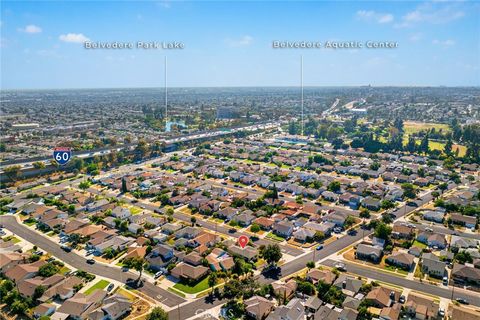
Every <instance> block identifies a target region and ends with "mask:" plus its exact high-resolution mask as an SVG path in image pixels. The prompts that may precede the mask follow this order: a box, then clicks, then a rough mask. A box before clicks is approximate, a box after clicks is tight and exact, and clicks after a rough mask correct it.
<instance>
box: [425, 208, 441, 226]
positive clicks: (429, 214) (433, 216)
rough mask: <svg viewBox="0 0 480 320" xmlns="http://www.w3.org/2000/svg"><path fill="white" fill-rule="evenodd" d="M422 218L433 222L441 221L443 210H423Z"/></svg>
mask: <svg viewBox="0 0 480 320" xmlns="http://www.w3.org/2000/svg"><path fill="white" fill-rule="evenodd" d="M422 214H423V219H424V220H428V221H433V222H438V223H442V222H443V218H444V216H445V212H443V211H438V210H435V211H434V210H425V211H423V212H422Z"/></svg>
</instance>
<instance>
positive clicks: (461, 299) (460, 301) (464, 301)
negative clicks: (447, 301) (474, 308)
mask: <svg viewBox="0 0 480 320" xmlns="http://www.w3.org/2000/svg"><path fill="white" fill-rule="evenodd" d="M455 301H457V302H458V303H461V304H469V302H468V300H467V299H463V298H457V299H455Z"/></svg>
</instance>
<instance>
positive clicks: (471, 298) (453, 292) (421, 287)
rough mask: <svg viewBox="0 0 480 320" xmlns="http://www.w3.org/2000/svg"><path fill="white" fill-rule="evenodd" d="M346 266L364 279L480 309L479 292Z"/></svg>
mask: <svg viewBox="0 0 480 320" xmlns="http://www.w3.org/2000/svg"><path fill="white" fill-rule="evenodd" d="M335 263H337V262H336V261H334V260H327V261H324V262H323V263H322V264H323V265H325V266H328V267H334V265H335ZM343 263H344V264H345V266H346V269H347V272H351V273H353V274H357V275H360V276H363V277H367V278H370V279H374V280H379V281H383V282H387V283H391V284H394V285H397V286H400V287H403V288H408V289H412V290H416V291H419V292H425V293H427V294H430V295H434V296H439V297H442V298H446V299H457V298H463V299H466V300H467V301H468V302H469V303H470V304H472V305H475V306H477V307H480V294H479V293H478V292H473V291H472V292H471V293H470V292H466V290H463V289H459V288H455V289H452V287H446V286H434V285H431V284H428V283H425V282H419V281H414V280H408V279H406V278H403V277H398V276H394V275H390V274H387V273H383V272H379V271H377V270H375V269H370V268H368V267H363V266H360V265H358V264H355V263H349V262H343Z"/></svg>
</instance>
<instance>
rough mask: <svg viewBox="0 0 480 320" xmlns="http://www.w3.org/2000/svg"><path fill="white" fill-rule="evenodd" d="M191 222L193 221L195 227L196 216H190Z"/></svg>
mask: <svg viewBox="0 0 480 320" xmlns="http://www.w3.org/2000/svg"><path fill="white" fill-rule="evenodd" d="M190 222H191V223H192V227H194V226H195V223H197V218H195V217H194V216H192V217H191V218H190Z"/></svg>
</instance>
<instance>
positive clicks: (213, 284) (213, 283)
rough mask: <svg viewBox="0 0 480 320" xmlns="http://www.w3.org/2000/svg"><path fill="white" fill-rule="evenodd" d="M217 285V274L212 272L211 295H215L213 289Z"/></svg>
mask: <svg viewBox="0 0 480 320" xmlns="http://www.w3.org/2000/svg"><path fill="white" fill-rule="evenodd" d="M216 284H217V274H216V273H215V272H212V273H211V274H210V277H209V278H208V286H209V287H210V288H212V290H211V291H210V295H211V294H212V293H213V287H215V285H216Z"/></svg>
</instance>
